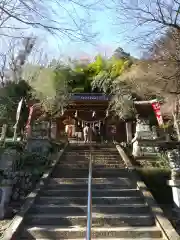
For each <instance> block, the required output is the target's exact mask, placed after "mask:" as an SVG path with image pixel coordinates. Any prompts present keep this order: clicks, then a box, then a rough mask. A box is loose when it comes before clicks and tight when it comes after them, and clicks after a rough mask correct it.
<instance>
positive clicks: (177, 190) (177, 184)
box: [168, 179, 180, 212]
mask: <svg viewBox="0 0 180 240" xmlns="http://www.w3.org/2000/svg"><path fill="white" fill-rule="evenodd" d="M168 185H169V186H170V187H171V188H172V195H173V201H174V205H175V206H174V207H175V210H176V211H177V212H179V211H180V179H179V180H169V181H168Z"/></svg>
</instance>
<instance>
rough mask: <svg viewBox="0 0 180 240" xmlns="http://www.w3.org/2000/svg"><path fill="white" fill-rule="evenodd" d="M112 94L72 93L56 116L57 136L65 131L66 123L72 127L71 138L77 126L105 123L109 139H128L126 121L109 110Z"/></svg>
mask: <svg viewBox="0 0 180 240" xmlns="http://www.w3.org/2000/svg"><path fill="white" fill-rule="evenodd" d="M109 101H110V96H107V95H105V94H101V93H77V94H72V96H71V98H70V100H69V103H68V105H67V107H66V109H65V110H64V113H63V114H61V113H60V114H59V116H58V115H56V116H55V118H54V120H55V121H56V126H57V129H56V137H57V138H60V137H61V135H62V134H64V132H65V127H66V125H70V126H71V127H72V131H71V136H69V137H70V138H71V137H72V138H73V137H74V136H75V131H76V126H77V125H81V126H82V127H83V126H84V125H85V123H89V124H90V125H91V127H94V126H98V127H99V126H100V124H101V123H103V124H104V126H105V130H106V138H107V140H109V141H111V140H115V141H118V142H122V141H126V127H125V122H124V121H121V120H120V119H119V118H118V117H117V116H113V114H111V113H110V112H109V111H108V106H109Z"/></svg>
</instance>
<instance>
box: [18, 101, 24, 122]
mask: <svg viewBox="0 0 180 240" xmlns="http://www.w3.org/2000/svg"><path fill="white" fill-rule="evenodd" d="M22 104H23V98H22V99H21V100H20V102H19V104H18V107H17V112H16V124H18V122H19V118H20V114H21V108H22Z"/></svg>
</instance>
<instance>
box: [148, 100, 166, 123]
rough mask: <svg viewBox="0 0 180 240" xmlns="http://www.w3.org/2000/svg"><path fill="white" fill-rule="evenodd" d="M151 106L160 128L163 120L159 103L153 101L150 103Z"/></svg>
mask: <svg viewBox="0 0 180 240" xmlns="http://www.w3.org/2000/svg"><path fill="white" fill-rule="evenodd" d="M151 105H152V108H153V110H154V112H155V115H156V118H157V121H158V124H159V126H162V125H163V124H164V122H163V118H162V114H161V106H160V103H159V102H157V101H156V102H155V101H154V102H152V103H151Z"/></svg>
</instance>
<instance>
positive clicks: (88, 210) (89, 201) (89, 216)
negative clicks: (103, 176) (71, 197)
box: [86, 143, 92, 240]
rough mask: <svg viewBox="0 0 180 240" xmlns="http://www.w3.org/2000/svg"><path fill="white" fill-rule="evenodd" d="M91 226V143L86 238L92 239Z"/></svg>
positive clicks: (87, 239)
mask: <svg viewBox="0 0 180 240" xmlns="http://www.w3.org/2000/svg"><path fill="white" fill-rule="evenodd" d="M91 226H92V145H91V143H90V160H89V175H88V202H87V230H86V240H91Z"/></svg>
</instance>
